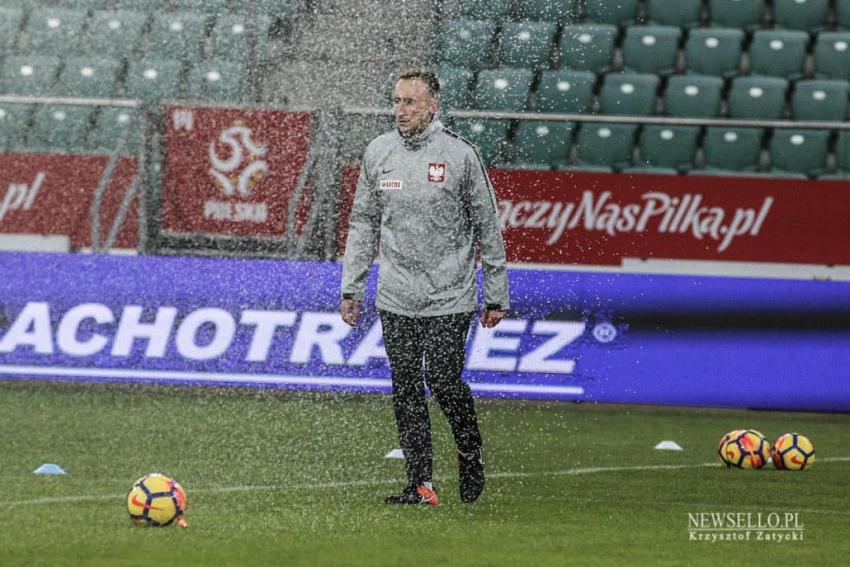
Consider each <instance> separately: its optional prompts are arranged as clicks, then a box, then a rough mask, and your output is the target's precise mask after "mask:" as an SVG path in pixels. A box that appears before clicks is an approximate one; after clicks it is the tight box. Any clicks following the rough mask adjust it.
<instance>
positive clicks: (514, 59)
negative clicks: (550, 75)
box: [499, 22, 555, 69]
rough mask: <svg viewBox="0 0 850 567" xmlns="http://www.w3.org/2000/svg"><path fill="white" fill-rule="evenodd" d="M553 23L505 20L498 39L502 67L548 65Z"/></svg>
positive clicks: (530, 67)
mask: <svg viewBox="0 0 850 567" xmlns="http://www.w3.org/2000/svg"><path fill="white" fill-rule="evenodd" d="M554 37H555V24H554V23H551V22H507V23H505V24H503V25H502V33H501V36H500V38H501V39H500V40H499V64H500V65H501V66H503V67H521V68H525V69H541V68H546V67H549V58H550V57H551V54H552V40H553V39H554Z"/></svg>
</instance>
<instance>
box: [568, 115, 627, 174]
mask: <svg viewBox="0 0 850 567" xmlns="http://www.w3.org/2000/svg"><path fill="white" fill-rule="evenodd" d="M637 131H638V126H637V125H636V124H601V123H594V122H584V123H582V124H581V126H580V127H579V131H578V137H577V139H576V163H575V164H573V165H571V166H569V168H570V169H581V170H586V171H598V172H613V171H620V170H622V169H623V168H626V167H629V166H631V162H632V151H633V149H634V143H635V142H634V141H635V135H636V133H637Z"/></svg>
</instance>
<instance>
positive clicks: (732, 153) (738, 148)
mask: <svg viewBox="0 0 850 567" xmlns="http://www.w3.org/2000/svg"><path fill="white" fill-rule="evenodd" d="M763 138H764V130H762V129H761V128H728V127H721V126H709V127H707V128H706V129H705V136H704V137H703V140H702V150H703V154H704V155H705V167H706V169H709V170H720V171H728V172H755V171H757V170H758V168H759V162H760V159H761V147H762V140H763Z"/></svg>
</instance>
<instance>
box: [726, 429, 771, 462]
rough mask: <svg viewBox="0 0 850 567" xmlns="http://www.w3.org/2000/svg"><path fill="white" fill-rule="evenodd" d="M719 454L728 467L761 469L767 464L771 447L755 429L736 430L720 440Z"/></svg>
mask: <svg viewBox="0 0 850 567" xmlns="http://www.w3.org/2000/svg"><path fill="white" fill-rule="evenodd" d="M717 453H718V455H720V460H721V461H722V462H723V464H724V465H726V466H727V467H730V468H733V467H734V468H737V469H760V468H762V467H763V466H764V465H765V463H767V458H768V456H769V455H770V445H769V443H768V442H767V439H765V437H764V435H762V434H761V433H760V432H758V431H756V430H755V429H736V430H735V431H730V432H729V433H727V434H726V435H724V436H723V437H722V438H721V439H720V443H719V445H718V447H717Z"/></svg>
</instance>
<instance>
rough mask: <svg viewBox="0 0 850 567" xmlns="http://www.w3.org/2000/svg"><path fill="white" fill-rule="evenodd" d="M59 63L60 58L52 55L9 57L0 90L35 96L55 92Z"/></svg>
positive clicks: (5, 64)
mask: <svg viewBox="0 0 850 567" xmlns="http://www.w3.org/2000/svg"><path fill="white" fill-rule="evenodd" d="M59 65H60V61H59V58H58V57H53V56H50V55H19V56H13V57H7V58H6V61H5V63H4V64H3V77H2V84H0V92H3V93H6V94H18V95H34V96H46V95H50V94H53V86H54V84H55V83H56V76H57V74H58V72H59Z"/></svg>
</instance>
